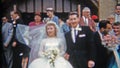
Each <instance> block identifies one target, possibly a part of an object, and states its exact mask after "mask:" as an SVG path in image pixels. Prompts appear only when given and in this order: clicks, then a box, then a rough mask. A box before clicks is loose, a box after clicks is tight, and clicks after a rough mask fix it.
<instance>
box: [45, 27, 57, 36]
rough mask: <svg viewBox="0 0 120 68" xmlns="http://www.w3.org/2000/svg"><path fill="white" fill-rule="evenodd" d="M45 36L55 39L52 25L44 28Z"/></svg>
mask: <svg viewBox="0 0 120 68" xmlns="http://www.w3.org/2000/svg"><path fill="white" fill-rule="evenodd" d="M46 31H47V35H48V36H49V37H55V36H56V29H55V26H54V25H48V26H47V27H46Z"/></svg>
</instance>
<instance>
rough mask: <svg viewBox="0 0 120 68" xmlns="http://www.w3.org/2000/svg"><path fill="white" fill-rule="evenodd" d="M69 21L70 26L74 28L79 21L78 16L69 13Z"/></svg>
mask: <svg viewBox="0 0 120 68" xmlns="http://www.w3.org/2000/svg"><path fill="white" fill-rule="evenodd" d="M69 21H70V24H71V27H72V28H76V27H77V25H78V23H79V18H78V17H77V15H70V16H69Z"/></svg>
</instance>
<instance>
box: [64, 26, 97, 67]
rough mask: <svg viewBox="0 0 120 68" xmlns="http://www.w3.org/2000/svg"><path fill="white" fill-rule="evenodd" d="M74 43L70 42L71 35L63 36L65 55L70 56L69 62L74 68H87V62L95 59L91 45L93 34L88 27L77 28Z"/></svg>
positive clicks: (92, 44) (69, 33) (92, 45)
mask: <svg viewBox="0 0 120 68" xmlns="http://www.w3.org/2000/svg"><path fill="white" fill-rule="evenodd" d="M79 28H81V30H78V34H77V37H76V42H75V43H74V42H73V40H72V35H71V34H72V33H71V31H72V30H71V31H69V32H68V33H66V34H65V37H66V42H67V53H68V54H69V55H70V57H69V61H70V63H71V64H72V65H73V67H74V68H87V67H88V61H89V60H93V61H94V58H95V47H94V43H93V32H92V31H91V30H90V28H89V27H88V26H81V27H79Z"/></svg>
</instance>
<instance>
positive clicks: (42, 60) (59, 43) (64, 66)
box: [28, 37, 73, 68]
mask: <svg viewBox="0 0 120 68" xmlns="http://www.w3.org/2000/svg"><path fill="white" fill-rule="evenodd" d="M64 42H65V41H64V40H62V39H60V38H57V37H52V38H46V39H43V40H42V41H41V45H40V49H39V54H38V55H39V58H37V59H35V60H33V62H32V63H31V64H30V65H29V66H28V68H73V67H72V66H71V64H70V63H69V62H68V61H67V60H66V59H64V57H63V55H64V53H65V51H66V46H65V43H64ZM50 50H56V54H57V55H53V57H54V60H53V61H52V63H53V64H52V63H50V61H51V58H49V57H50V56H51V54H52V53H53V51H52V52H50ZM49 52H50V53H49ZM45 53H47V55H45ZM48 53H49V54H48Z"/></svg>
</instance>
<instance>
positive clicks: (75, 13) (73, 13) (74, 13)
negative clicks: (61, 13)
mask: <svg viewBox="0 0 120 68" xmlns="http://www.w3.org/2000/svg"><path fill="white" fill-rule="evenodd" d="M70 15H76V16H77V17H79V15H78V13H77V12H70V13H69V15H68V17H69V16H70Z"/></svg>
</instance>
